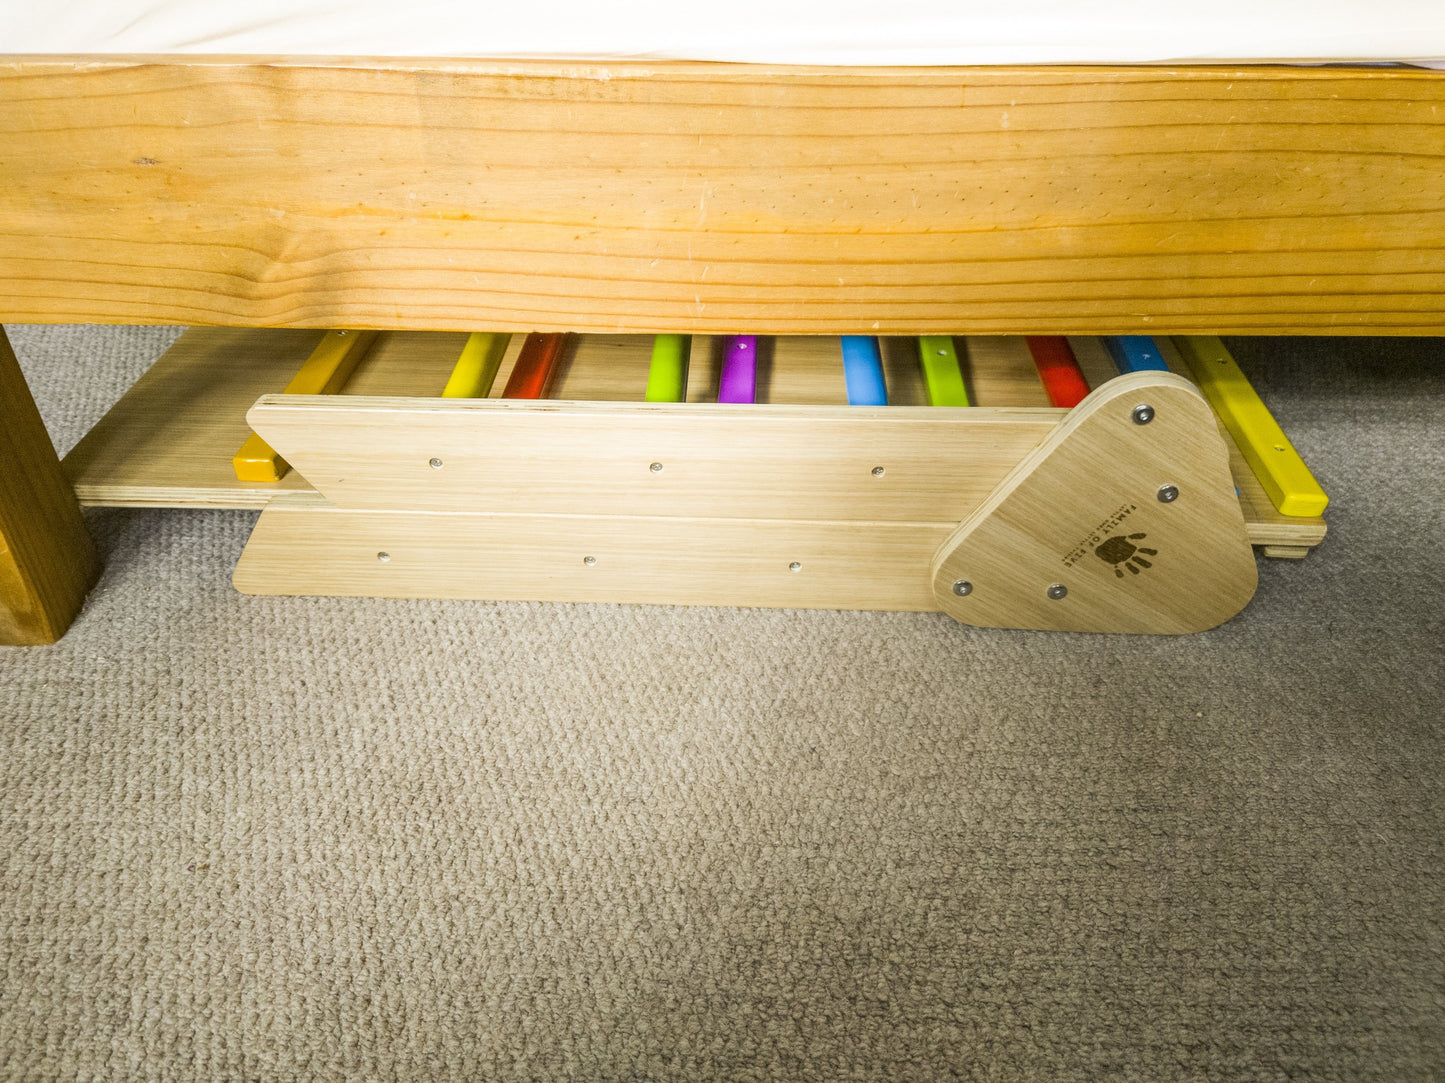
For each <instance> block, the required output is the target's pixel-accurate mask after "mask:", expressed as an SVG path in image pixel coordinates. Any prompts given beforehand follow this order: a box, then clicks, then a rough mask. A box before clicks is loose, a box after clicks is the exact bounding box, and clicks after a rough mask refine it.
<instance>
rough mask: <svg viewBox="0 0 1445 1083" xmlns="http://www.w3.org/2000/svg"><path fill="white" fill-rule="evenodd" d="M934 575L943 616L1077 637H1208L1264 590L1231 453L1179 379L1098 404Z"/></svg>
mask: <svg viewBox="0 0 1445 1083" xmlns="http://www.w3.org/2000/svg"><path fill="white" fill-rule="evenodd" d="M1143 404H1147V405H1148V406H1149V407H1150V408H1151V412H1150V416H1149V417H1146V418H1145V419H1144V421H1143V423H1141V422H1140V421H1139V419H1138V417H1137V415H1136V411H1137V410H1138V408H1139V407H1140V406H1141V405H1143ZM932 569H933V593H934V598H935V599H936V600H937V601H938V603H939V607H940V608H941V609H943V610H944V612H946V613H948V614H949V615H951V616H953V617H956V618H957V619H958V620H961V621H963V622H965V623H967V624H974V625H979V626H981V627H986V628H1036V629H1047V630H1052V631H1077V632H1131V633H1153V634H1176V635H1177V634H1182V633H1187V632H1197V631H1203V630H1205V629H1207V628H1213V627H1214V626H1215V625H1217V624H1220V623H1222V622H1223V621H1226V620H1228V619H1229V618H1230V617H1232V616H1234V615H1235V614H1236V613H1238V612H1239V611H1240V610H1241V609H1243V608H1244V606H1245V605H1246V604H1247V603H1248V602H1249V599H1250V598H1251V597H1253V595H1254V591H1255V587H1256V585H1257V582H1258V573H1257V571H1256V567H1255V559H1254V551H1253V550H1252V549H1251V547H1250V543H1249V538H1248V535H1247V532H1246V528H1245V523H1244V518H1243V516H1242V514H1241V513H1240V507H1239V501H1238V500H1237V499H1236V498H1235V495H1234V485H1233V481H1232V479H1231V478H1230V474H1229V455H1228V447H1227V441H1226V439H1225V437H1224V436H1223V434H1222V433H1221V432H1220V429H1219V424H1218V421H1217V419H1216V418H1215V416H1214V414H1213V412H1212V411H1211V410H1210V409H1209V404H1208V403H1207V402H1205V401H1204V398H1203V396H1201V395H1200V393H1199V391H1198V389H1196V388H1195V387H1194V386H1193V385H1192V384H1191V383H1190V382H1189V381H1188V380H1185V379H1184V378H1183V377H1180V376H1176V375H1174V374H1173V373H1169V372H1139V373H1131V374H1129V375H1126V376H1122V377H1120V378H1119V379H1117V380H1113V381H1110V382H1109V383H1107V384H1105V385H1104V386H1103V387H1102V388H1100V389H1099V390H1097V391H1095V392H1093V393H1091V394H1090V395H1089V397H1088V398H1086V399H1085V400H1084V401H1083V402H1082V403H1080V404H1079V405H1078V406H1077V407H1076V408H1075V409H1074V410H1072V411H1070V413H1069V416H1068V419H1067V420H1066V421H1065V422H1064V423H1063V424H1062V425H1060V426H1059V427H1058V429H1057V430H1056V431H1055V432H1054V433H1053V434H1052V435H1051V436H1050V437H1049V439H1048V440H1046V441H1045V442H1044V443H1043V444H1042V445H1041V446H1040V447H1039V448H1038V449H1037V450H1036V451H1034V452H1032V453H1031V454H1029V455H1028V456H1027V457H1026V458H1025V459H1024V460H1023V461H1022V462H1021V463H1020V464H1019V466H1018V468H1017V469H1016V470H1015V471H1014V472H1013V473H1012V474H1010V476H1009V477H1008V479H1007V480H1006V481H1005V482H1004V483H1003V484H1001V485H1000V486H999V487H998V488H997V489H995V490H994V492H993V494H992V495H991V496H990V497H989V499H988V500H987V501H985V502H984V503H983V504H982V505H980V506H979V507H978V508H977V509H976V510H975V511H974V512H973V513H972V514H970V515H969V516H967V517H966V518H965V519H964V520H963V522H962V523H960V524H959V527H958V529H957V530H956V531H954V532H953V533H952V534H951V535H950V536H949V538H948V540H947V541H945V542H944V543H943V545H942V546H940V547H939V550H938V553H937V555H936V557H935V558H934V561H933V564H932Z"/></svg>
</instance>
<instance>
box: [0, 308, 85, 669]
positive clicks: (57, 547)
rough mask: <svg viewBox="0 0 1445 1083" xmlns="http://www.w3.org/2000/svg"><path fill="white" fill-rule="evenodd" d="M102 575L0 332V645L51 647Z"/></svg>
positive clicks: (27, 390)
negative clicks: (45, 644)
mask: <svg viewBox="0 0 1445 1083" xmlns="http://www.w3.org/2000/svg"><path fill="white" fill-rule="evenodd" d="M99 574H100V561H99V559H98V558H97V557H96V554H95V547H94V545H92V543H91V540H90V535H89V534H87V533H86V530H85V524H84V522H82V520H81V517H80V505H79V504H77V503H76V500H75V492H74V490H73V489H72V488H71V487H70V482H69V481H67V480H66V478H65V475H64V474H63V473H61V470H60V460H59V459H58V458H56V455H55V447H54V445H53V444H51V442H50V435H49V434H48V433H47V432H46V431H45V423H44V422H42V421H41V420H40V412H39V411H38V410H37V409H36V408H35V400H34V399H33V398H32V397H31V395H30V388H29V387H27V386H26V384H25V377H24V376H23V375H22V374H21V372H20V364H19V362H17V361H16V360H15V351H14V350H12V349H11V348H10V340H9V339H8V338H6V337H5V332H4V329H3V328H0V644H4V645H8V646H29V645H34V644H40V643H54V642H55V641H56V640H57V639H59V638H60V637H61V636H62V635H64V634H65V630H66V629H67V628H69V627H70V622H71V621H72V620H74V619H75V615H76V614H77V613H79V612H80V607H81V605H82V604H84V602H85V595H86V593H87V592H88V591H89V590H90V588H91V586H92V585H94V583H95V580H96V577H97V576H98V575H99Z"/></svg>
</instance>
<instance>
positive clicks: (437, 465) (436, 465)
mask: <svg viewBox="0 0 1445 1083" xmlns="http://www.w3.org/2000/svg"><path fill="white" fill-rule="evenodd" d="M428 465H429V466H430V467H431V468H432V469H433V470H440V469H441V468H442V461H441V460H440V459H431V460H429V462H428Z"/></svg>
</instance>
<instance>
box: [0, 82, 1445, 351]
mask: <svg viewBox="0 0 1445 1083" xmlns="http://www.w3.org/2000/svg"><path fill="white" fill-rule="evenodd" d="M1442 106H1445V74H1441V73H1433V72H1421V71H1403V70H1399V71H1383V70H1364V71H1361V70H1353V71H1346V70H1333V69H1298V68H1271V67H1253V68H1180V69H1169V68H1164V67H1146V68H1108V67H1098V68H1074V69H1071V68H1063V67H1046V68H985V69H862V70H859V69H827V70H809V69H789V68H772V67H749V66H728V65H694V64H641V63H617V64H606V65H600V64H592V65H588V64H576V63H572V64H556V63H551V64H549V63H520V62H506V63H487V62H480V61H476V62H466V61H434V62H417V61H409V62H397V61H393V62H388V61H367V60H351V61H331V62H319V61H312V62H307V61H301V60H293V61H284V60H265V59H255V58H250V59H230V60H227V59H224V58H219V59H217V58H212V59H200V60H188V61H185V62H174V61H165V62H161V61H157V60H156V59H154V58H152V59H146V58H132V59H127V58H116V59H106V60H96V59H86V58H79V59H72V60H57V59H35V58H10V59H9V60H8V61H6V62H0V147H3V151H0V299H3V300H0V317H3V318H8V319H13V320H24V321H37V322H62V321H105V322H170V323H213V324H228V325H248V326H250V325H256V326H289V327H358V328H362V327H377V328H436V329H468V330H526V329H536V330H572V331H604V332H620V331H638V332H717V333H729V332H758V333H873V332H877V333H883V334H888V333H893V334H917V333H944V334H947V333H1034V334H1044V333H1056V332H1057V333H1071V332H1072V333H1087V332H1111V331H1112V332H1118V331H1128V330H1131V329H1149V330H1152V331H1154V332H1158V333H1174V334H1189V333H1217V334H1224V333H1246V334H1247V333H1276V332H1288V333H1350V332H1355V333H1363V332H1385V333H1400V334H1406V333H1409V334H1430V333H1437V334H1438V333H1441V331H1442V330H1445V205H1442V200H1441V192H1440V183H1439V180H1440V177H1441V176H1442V175H1445V123H1442V121H1441V115H1442V113H1445V110H1442V109H1441V107H1442Z"/></svg>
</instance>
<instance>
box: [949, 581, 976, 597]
mask: <svg viewBox="0 0 1445 1083" xmlns="http://www.w3.org/2000/svg"><path fill="white" fill-rule="evenodd" d="M953 593H955V594H957V595H958V596H959V597H960V598H967V597H968V596H969V595H970V594H972V593H973V584H972V583H970V582H969V581H968V580H967V579H955V580H954V581H953Z"/></svg>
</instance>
